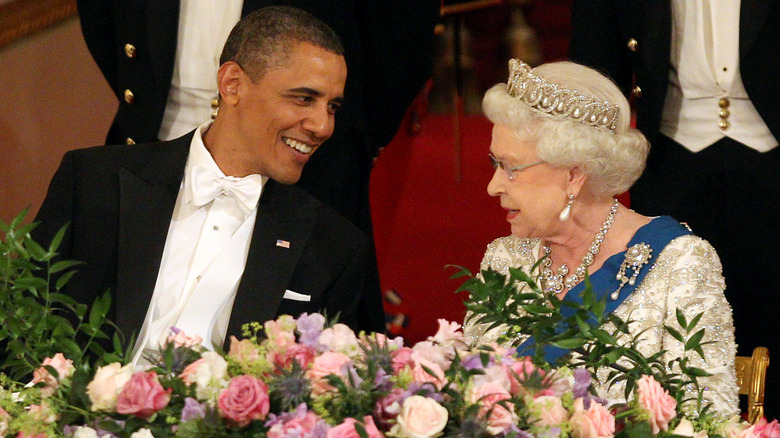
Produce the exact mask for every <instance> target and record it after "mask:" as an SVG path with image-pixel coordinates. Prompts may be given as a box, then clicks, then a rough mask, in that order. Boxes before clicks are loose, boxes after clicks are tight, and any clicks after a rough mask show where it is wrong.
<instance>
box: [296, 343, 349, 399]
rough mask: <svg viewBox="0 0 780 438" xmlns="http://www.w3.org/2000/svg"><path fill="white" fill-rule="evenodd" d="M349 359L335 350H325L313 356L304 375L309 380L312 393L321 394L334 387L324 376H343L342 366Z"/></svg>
mask: <svg viewBox="0 0 780 438" xmlns="http://www.w3.org/2000/svg"><path fill="white" fill-rule="evenodd" d="M349 361H350V359H349V357H348V356H347V355H345V354H343V353H338V352H336V351H326V352H324V353H322V354H321V355H319V356H317V357H315V358H314V361H312V363H311V367H310V368H309V369H308V370H306V377H308V378H309V380H311V389H312V393H313V394H314V395H322V394H324V393H326V392H328V391H330V390H332V389H334V388H333V387H332V386H331V385H330V384H329V383H328V381H327V380H326V379H325V376H327V375H329V374H335V375H337V376H344V372H343V371H342V368H343V367H344V365H346V364H347V363H349Z"/></svg>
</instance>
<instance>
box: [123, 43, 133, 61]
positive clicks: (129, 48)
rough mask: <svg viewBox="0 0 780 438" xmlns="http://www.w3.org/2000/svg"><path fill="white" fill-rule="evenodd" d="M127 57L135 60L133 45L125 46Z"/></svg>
mask: <svg viewBox="0 0 780 438" xmlns="http://www.w3.org/2000/svg"><path fill="white" fill-rule="evenodd" d="M125 55H127V57H128V58H135V46H134V45H132V44H125Z"/></svg>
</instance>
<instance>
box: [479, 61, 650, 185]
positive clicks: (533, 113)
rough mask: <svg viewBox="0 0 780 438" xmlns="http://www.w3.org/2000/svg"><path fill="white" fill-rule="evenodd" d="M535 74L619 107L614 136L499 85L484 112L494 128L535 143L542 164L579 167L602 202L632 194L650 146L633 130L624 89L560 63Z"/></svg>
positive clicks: (490, 93) (485, 103) (489, 94)
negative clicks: (536, 105) (546, 110)
mask: <svg viewBox="0 0 780 438" xmlns="http://www.w3.org/2000/svg"><path fill="white" fill-rule="evenodd" d="M533 73H534V74H536V75H537V76H540V77H542V78H544V79H545V80H546V81H547V82H548V83H554V84H557V85H558V86H559V87H561V88H567V89H570V90H577V91H578V92H579V93H580V94H583V95H585V96H589V97H593V98H595V99H598V100H601V101H605V102H609V103H610V104H616V105H618V106H619V108H620V111H619V118H618V121H617V126H616V128H615V130H614V132H613V131H610V130H609V129H607V128H603V127H598V128H597V127H593V126H589V125H587V124H584V123H582V122H580V121H577V120H575V119H572V118H567V117H563V116H557V115H550V114H545V113H542V112H540V111H537V110H535V109H533V108H532V107H531V106H530V105H528V104H527V103H525V102H524V101H522V100H520V99H517V98H514V97H512V96H511V95H509V93H508V92H507V87H506V84H497V85H495V86H493V87H492V88H491V89H490V90H488V91H487V93H486V94H485V97H484V99H483V100H482V109H483V111H484V112H485V115H486V116H487V118H488V119H490V121H491V122H493V123H494V124H497V125H503V126H506V127H508V128H510V129H512V130H513V131H514V132H515V134H516V135H517V137H518V140H521V141H536V153H537V155H538V156H539V158H540V159H542V160H544V161H547V162H548V163H550V164H552V165H554V166H562V167H574V166H580V167H581V168H582V169H583V171H584V172H585V174H586V175H587V182H586V186H585V188H586V190H589V191H590V192H591V193H593V194H594V195H595V196H597V197H610V196H615V195H618V194H620V193H623V192H625V191H627V190H628V189H629V188H630V187H631V186H632V185H633V184H634V182H636V180H637V179H639V176H640V175H641V174H642V171H643V170H644V168H645V162H646V160H647V154H648V152H649V150H650V145H649V143H648V141H647V139H646V138H645V136H644V135H642V133H641V132H639V131H638V130H636V129H633V128H631V126H630V114H631V108H630V107H629V104H628V101H627V100H626V98H625V97H624V96H623V94H622V93H621V92H620V89H619V88H618V87H617V86H616V85H615V83H614V82H612V81H611V80H610V79H609V78H607V77H605V76H604V75H602V74H601V73H599V72H597V71H595V70H593V69H591V68H588V67H585V66H583V65H579V64H575V63H573V62H568V61H561V62H553V63H549V64H543V65H540V66H539V67H536V68H534V69H533Z"/></svg>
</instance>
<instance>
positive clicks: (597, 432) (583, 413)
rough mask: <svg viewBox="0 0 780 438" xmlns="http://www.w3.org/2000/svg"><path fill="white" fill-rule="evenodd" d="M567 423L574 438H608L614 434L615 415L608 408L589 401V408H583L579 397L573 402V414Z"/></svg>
mask: <svg viewBox="0 0 780 438" xmlns="http://www.w3.org/2000/svg"><path fill="white" fill-rule="evenodd" d="M569 423H570V424H571V427H572V436H573V437H574V438H609V437H612V436H614V435H615V417H613V416H612V414H611V413H610V412H609V409H607V408H606V407H604V406H602V405H600V404H598V403H591V404H590V408H588V410H585V409H584V407H583V401H582V399H581V398H578V399H577V400H575V402H574V415H572V416H571V419H569Z"/></svg>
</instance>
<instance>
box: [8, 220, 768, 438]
mask: <svg viewBox="0 0 780 438" xmlns="http://www.w3.org/2000/svg"><path fill="white" fill-rule="evenodd" d="M0 231H2V232H3V233H4V234H5V239H0V257H1V258H0V260H2V264H0V280H2V281H0V306H2V307H3V312H4V314H3V315H0V318H3V321H2V322H7V321H10V320H11V319H10V318H12V317H14V314H13V312H11V311H10V309H13V308H14V307H13V306H20V305H21V306H25V307H24V309H25V310H26V311H28V312H33V313H35V312H38V313H44V314H45V315H42V316H41V318H42V319H36V318H38V317H35V318H31V319H32V320H34V321H38V322H36V324H33V325H29V324H28V325H24V324H22V322H21V321H20V322H18V323H17V324H20V325H19V326H18V327H13V328H11V329H9V328H8V327H7V324H3V329H2V330H5V331H0V352H3V353H5V354H7V356H6V357H5V358H4V359H2V361H1V362H0V370H2V371H4V372H6V373H8V374H7V375H0V438H2V437H6V436H16V437H19V438H22V437H35V438H38V437H52V436H57V437H59V436H65V437H77V438H85V437H90V438H92V437H106V436H110V437H130V438H148V437H200V436H227V437H231V436H236V437H238V436H265V437H270V438H275V437H299V438H305V437H361V438H365V437H370V438H376V437H399V438H400V437H409V438H421V437H438V436H445V437H489V436H501V437H521V438H530V437H545V438H548V437H549V438H552V437H562V438H563V437H573V438H600V437H613V436H614V437H696V438H703V437H713V438H715V437H723V438H758V437H761V438H770V437H771V438H775V437H779V438H780V425H778V423H777V421H772V422H771V423H770V422H767V421H766V420H762V421H761V422H759V423H757V424H754V425H751V424H748V423H746V422H743V421H740V420H739V419H738V418H731V419H724V418H721V417H719V416H718V415H717V414H716V413H712V412H709V411H707V410H706V409H703V410H697V411H693V412H691V411H687V410H684V409H681V403H680V401H679V400H681V397H680V395H679V394H678V393H676V388H677V387H676V386H673V385H672V386H669V384H668V381H663V380H664V379H665V378H666V377H668V376H665V375H663V374H661V375H656V374H654V373H652V372H648V373H646V374H641V373H640V371H641V370H643V369H645V367H642V366H636V367H634V368H632V369H624V370H622V371H616V373H623V374H622V375H623V376H627V375H630V381H631V382H632V385H631V386H632V388H631V391H629V392H628V393H629V394H630V397H627V402H626V403H621V404H620V405H609V404H608V403H607V401H605V400H601V399H599V398H597V397H595V396H594V395H593V393H592V391H591V379H592V374H591V371H589V368H590V366H592V365H593V363H595V362H592V361H591V359H587V357H589V354H585V355H584V356H583V357H585V358H586V359H583V360H581V361H580V364H581V365H582V366H558V367H557V368H552V367H550V366H549V365H546V364H544V363H542V362H543V361H539V360H538V358H534V357H531V356H527V357H523V356H519V355H518V354H517V351H516V350H515V349H514V348H510V349H507V348H504V347H502V346H500V345H498V344H492V345H482V346H471V347H470V346H468V345H467V344H466V343H465V341H464V339H463V334H462V332H461V330H460V325H458V324H456V323H452V322H447V321H444V320H440V321H439V330H438V332H437V333H436V334H435V335H434V336H431V337H429V338H428V339H427V340H426V341H422V342H419V343H417V344H415V345H412V346H407V345H404V343H403V340H402V339H401V338H394V339H390V338H387V337H385V336H384V335H381V334H366V333H358V334H356V333H354V332H353V331H352V330H351V329H350V328H349V327H347V326H346V325H344V324H340V323H337V322H332V321H327V320H326V318H325V317H324V316H322V315H319V314H303V315H301V316H299V317H298V318H297V319H294V318H292V317H290V316H282V317H280V318H279V319H277V320H275V321H268V322H266V323H265V324H263V325H261V324H258V323H255V324H251V325H249V326H247V327H245V332H244V338H243V339H241V340H238V339H236V338H232V339H231V342H230V344H229V345H230V349H229V351H228V352H227V353H220V352H214V351H207V350H205V349H203V348H202V347H201V346H200V341H201V340H200V339H198V338H197V337H194V338H193V337H189V336H187V334H186V333H183V332H181V331H178V330H176V329H172V331H171V335H170V337H169V338H168V341H167V343H166V344H165V345H164V346H163V347H162V348H161V351H160V353H159V354H157V355H155V356H150V357H147V358H146V359H147V360H148V362H149V363H150V364H151V365H148V366H143V367H133V366H132V365H129V364H128V361H127V360H126V359H125V358H126V357H128V356H129V355H128V354H123V352H122V351H121V348H122V342H121V339H119V338H118V337H116V336H115V337H114V338H113V339H109V338H108V336H107V335H106V334H105V333H104V331H103V327H104V326H105V325H106V324H109V325H110V323H106V321H105V314H106V309H107V308H108V306H109V303H108V299H107V298H106V297H107V296H104V297H102V298H100V299H99V300H98V302H96V303H95V304H94V305H93V306H92V310H91V311H90V313H89V315H87V313H86V309H84V308H82V307H80V306H79V305H76V304H75V303H71V302H70V301H69V300H68V299H67V298H66V297H64V296H60V294H59V290H60V289H61V288H62V286H63V285H64V283H65V281H67V274H63V275H62V276H60V277H59V279H57V280H54V281H55V282H56V284H55V287H54V289H53V290H50V289H49V283H50V282H51V280H52V279H51V278H46V279H45V280H44V281H43V282H38V281H36V280H34V278H39V277H40V275H33V274H34V273H36V272H38V273H40V271H41V270H42V271H44V272H50V271H51V268H52V267H54V271H57V272H65V271H67V269H68V268H70V267H71V266H73V264H72V263H70V262H67V263H64V264H59V265H57V264H56V263H62V262H56V263H55V264H49V262H50V261H51V260H53V255H54V254H55V252H56V245H57V242H55V243H54V244H53V245H52V247H50V248H48V249H44V248H40V247H38V246H36V245H35V244H34V242H32V241H30V239H29V235H28V234H27V231H29V228H26V226H22V225H20V221H15V222H14V223H12V224H11V225H10V226H9V225H6V224H3V223H1V222H0ZM55 240H56V239H55ZM41 266H43V267H41ZM47 269H48V270H47ZM482 275H483V279H481V280H479V279H476V278H473V277H472V278H470V279H469V280H468V281H466V282H465V283H464V287H463V289H465V290H469V291H470V292H472V294H473V298H474V300H472V301H470V302H469V303H470V304H469V306H470V307H469V308H470V310H472V311H477V313H480V309H479V308H478V305H477V304H476V303H477V302H481V303H483V304H479V305H485V304H484V303H485V301H484V299H486V298H487V297H486V296H484V293H487V292H490V294H489V295H490V296H493V297H498V298H499V299H500V298H501V296H502V294H503V293H504V292H507V293H509V292H508V291H510V289H511V287H513V286H511V284H512V282H511V281H508V280H507V279H503V278H499V277H496V276H495V275H494V273H491V272H483V273H482ZM513 275H516V276H522V274H521V273H514V274H513ZM62 278H65V280H64V281H63V280H61V279H62ZM515 280H516V279H515ZM529 284H530V285H533V283H532V282H531V283H529ZM30 295H32V298H34V299H30ZM533 295H534V294H518V293H517V292H516V291H515V292H513V293H512V296H513V297H514V298H515V299H516V301H515V303H516V304H513V305H511V306H509V309H510V310H511V311H510V313H509V314H507V315H505V317H501V316H500V315H499V316H496V315H497V313H496V312H493V311H491V312H488V311H486V309H482V310H485V311H484V312H482V313H480V314H481V315H483V316H482V317H483V318H484V319H485V320H486V321H492V322H495V323H498V322H504V321H506V318H515V317H516V316H512V315H517V314H518V308H517V307H513V306H524V307H523V308H524V309H525V310H530V311H532V313H533V312H536V313H538V314H539V315H541V317H540V318H537V319H536V320H534V321H535V325H534V324H532V326H533V327H535V328H534V330H536V331H535V332H534V334H535V335H536V336H537V339H538V340H540V343H541V342H550V343H552V344H559V345H566V346H567V347H569V348H577V349H580V350H582V351H583V352H585V353H588V352H591V353H593V352H594V351H595V352H596V353H598V354H590V356H594V357H596V356H599V355H603V354H606V355H608V356H609V357H613V356H614V357H617V356H618V355H620V354H625V353H626V351H623V350H620V349H619V348H618V347H617V346H613V345H611V344H610V343H609V342H601V343H598V342H597V343H595V344H593V343H591V344H588V343H587V340H583V338H581V335H577V334H576V333H568V334H566V333H562V332H561V331H560V330H558V331H556V330H547V329H548V328H549V327H547V326H544V324H542V327H541V328H540V321H542V320H549V319H551V318H552V319H556V317H557V316H559V315H558V314H557V313H556V309H557V307H556V306H558V305H559V303H555V302H553V303H552V306H541V307H539V306H537V304H538V303H537V302H536V301H535V300H538V299H539V298H538V297H534V296H533ZM481 300H482V301H481ZM586 301H588V300H586ZM505 304H506V302H505ZM36 306H38V307H36ZM585 307H586V308H585V309H581V310H583V312H585V314H583V315H580V316H581V318H580V320H581V321H582V320H587V319H590V317H591V316H594V315H595V314H597V313H598V312H597V310H598V307H599V304H598V302H595V301H592V300H590V301H588V304H587V305H586V306H585ZM550 309H552V310H550ZM594 309H595V313H594ZM52 315H54V316H56V317H52ZM491 315H492V316H491ZM46 316H48V318H46ZM523 318H525V316H523ZM600 318H601V316H599V315H596V318H595V319H596V321H594V323H595V324H599V323H600V321H601V320H600ZM71 321H75V327H74V325H73V324H74V323H72V322H71ZM532 322H533V321H532ZM559 322H561V323H565V322H566V321H565V319H562V320H560V321H559ZM565 325H566V324H564V326H565ZM576 325H579V326H580V327H581V330H580V331H581V332H594V333H597V334H598V337H601V338H605V339H606V340H607V341H608V340H609V337H610V336H614V333H611V334H610V333H600V332H597V330H598V329H597V328H594V327H591V328H587V327H584V326H582V325H581V324H580V322H577V324H576ZM683 325H684V326H686V327H688V328H690V329H691V331H692V330H693V329H694V327H695V321H691V322H690V323H688V322H686V324H683ZM588 327H590V326H588ZM36 330H48V331H47V332H46V333H47V336H52V337H59V338H61V339H63V340H64V341H63V342H61V343H60V344H59V345H60V346H62V347H63V349H62V352H56V353H53V354H47V353H48V352H51V351H52V349H54V348H56V347H57V344H52V343H51V342H49V341H48V340H37V341H30V340H29V339H30V337H31V336H30V335H31V334H34V333H35V332H36ZM679 336H681V337H688V336H689V335H688V334H687V333H686V334H679ZM697 336H698V335H697V334H696V332H693V333H692V334H691V335H690V336H689V337H690V339H692V340H693V342H690V344H691V349H692V350H694V351H695V350H696V347H697V345H698V344H697V342H696V339H697ZM77 337H78V338H79V339H80V340H81V339H85V338H86V339H87V342H86V343H82V344H81V346H79V347H78V348H75V346H78V345H79V344H78V343H77V342H76V339H77ZM95 338H98V339H100V338H104V339H105V340H107V341H113V344H114V346H115V351H114V352H107V351H106V350H104V349H103V347H101V346H97V344H93V343H92V342H91V341H92V340H93V339H95ZM589 339H590V338H589ZM572 340H573V341H572ZM580 341H582V342H580ZM566 342H568V344H566ZM4 343H5V344H4ZM4 347H5V351H3V348H4ZM39 347H40V348H39ZM24 348H28V349H29V350H24ZM630 352H631V351H630V349H629V351H628V353H630ZM63 353H64V354H63ZM44 354H46V356H45V357H44V356H43V355H44ZM91 358H96V359H95V360H94V361H93V360H92V359H91ZM593 360H595V359H593ZM635 362H637V363H638V364H639V365H642V364H643V363H644V362H643V361H642V360H639V359H637V360H635ZM645 362H647V363H650V362H652V361H651V360H646V361H645ZM572 363H574V362H572ZM683 365H684V363H683ZM650 368H653V367H652V366H651V367H650ZM25 370H28V372H26V373H25ZM690 373H691V374H694V375H695V374H696V372H695V370H691V372H690ZM640 374H641V375H640ZM656 377H658V379H657V378H656ZM694 377H695V376H694ZM617 378H619V376H618V377H617ZM659 379H660V380H662V381H659ZM668 380H669V381H673V382H678V383H679V381H680V379H679V378H674V379H668ZM670 388H671V391H670Z"/></svg>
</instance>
